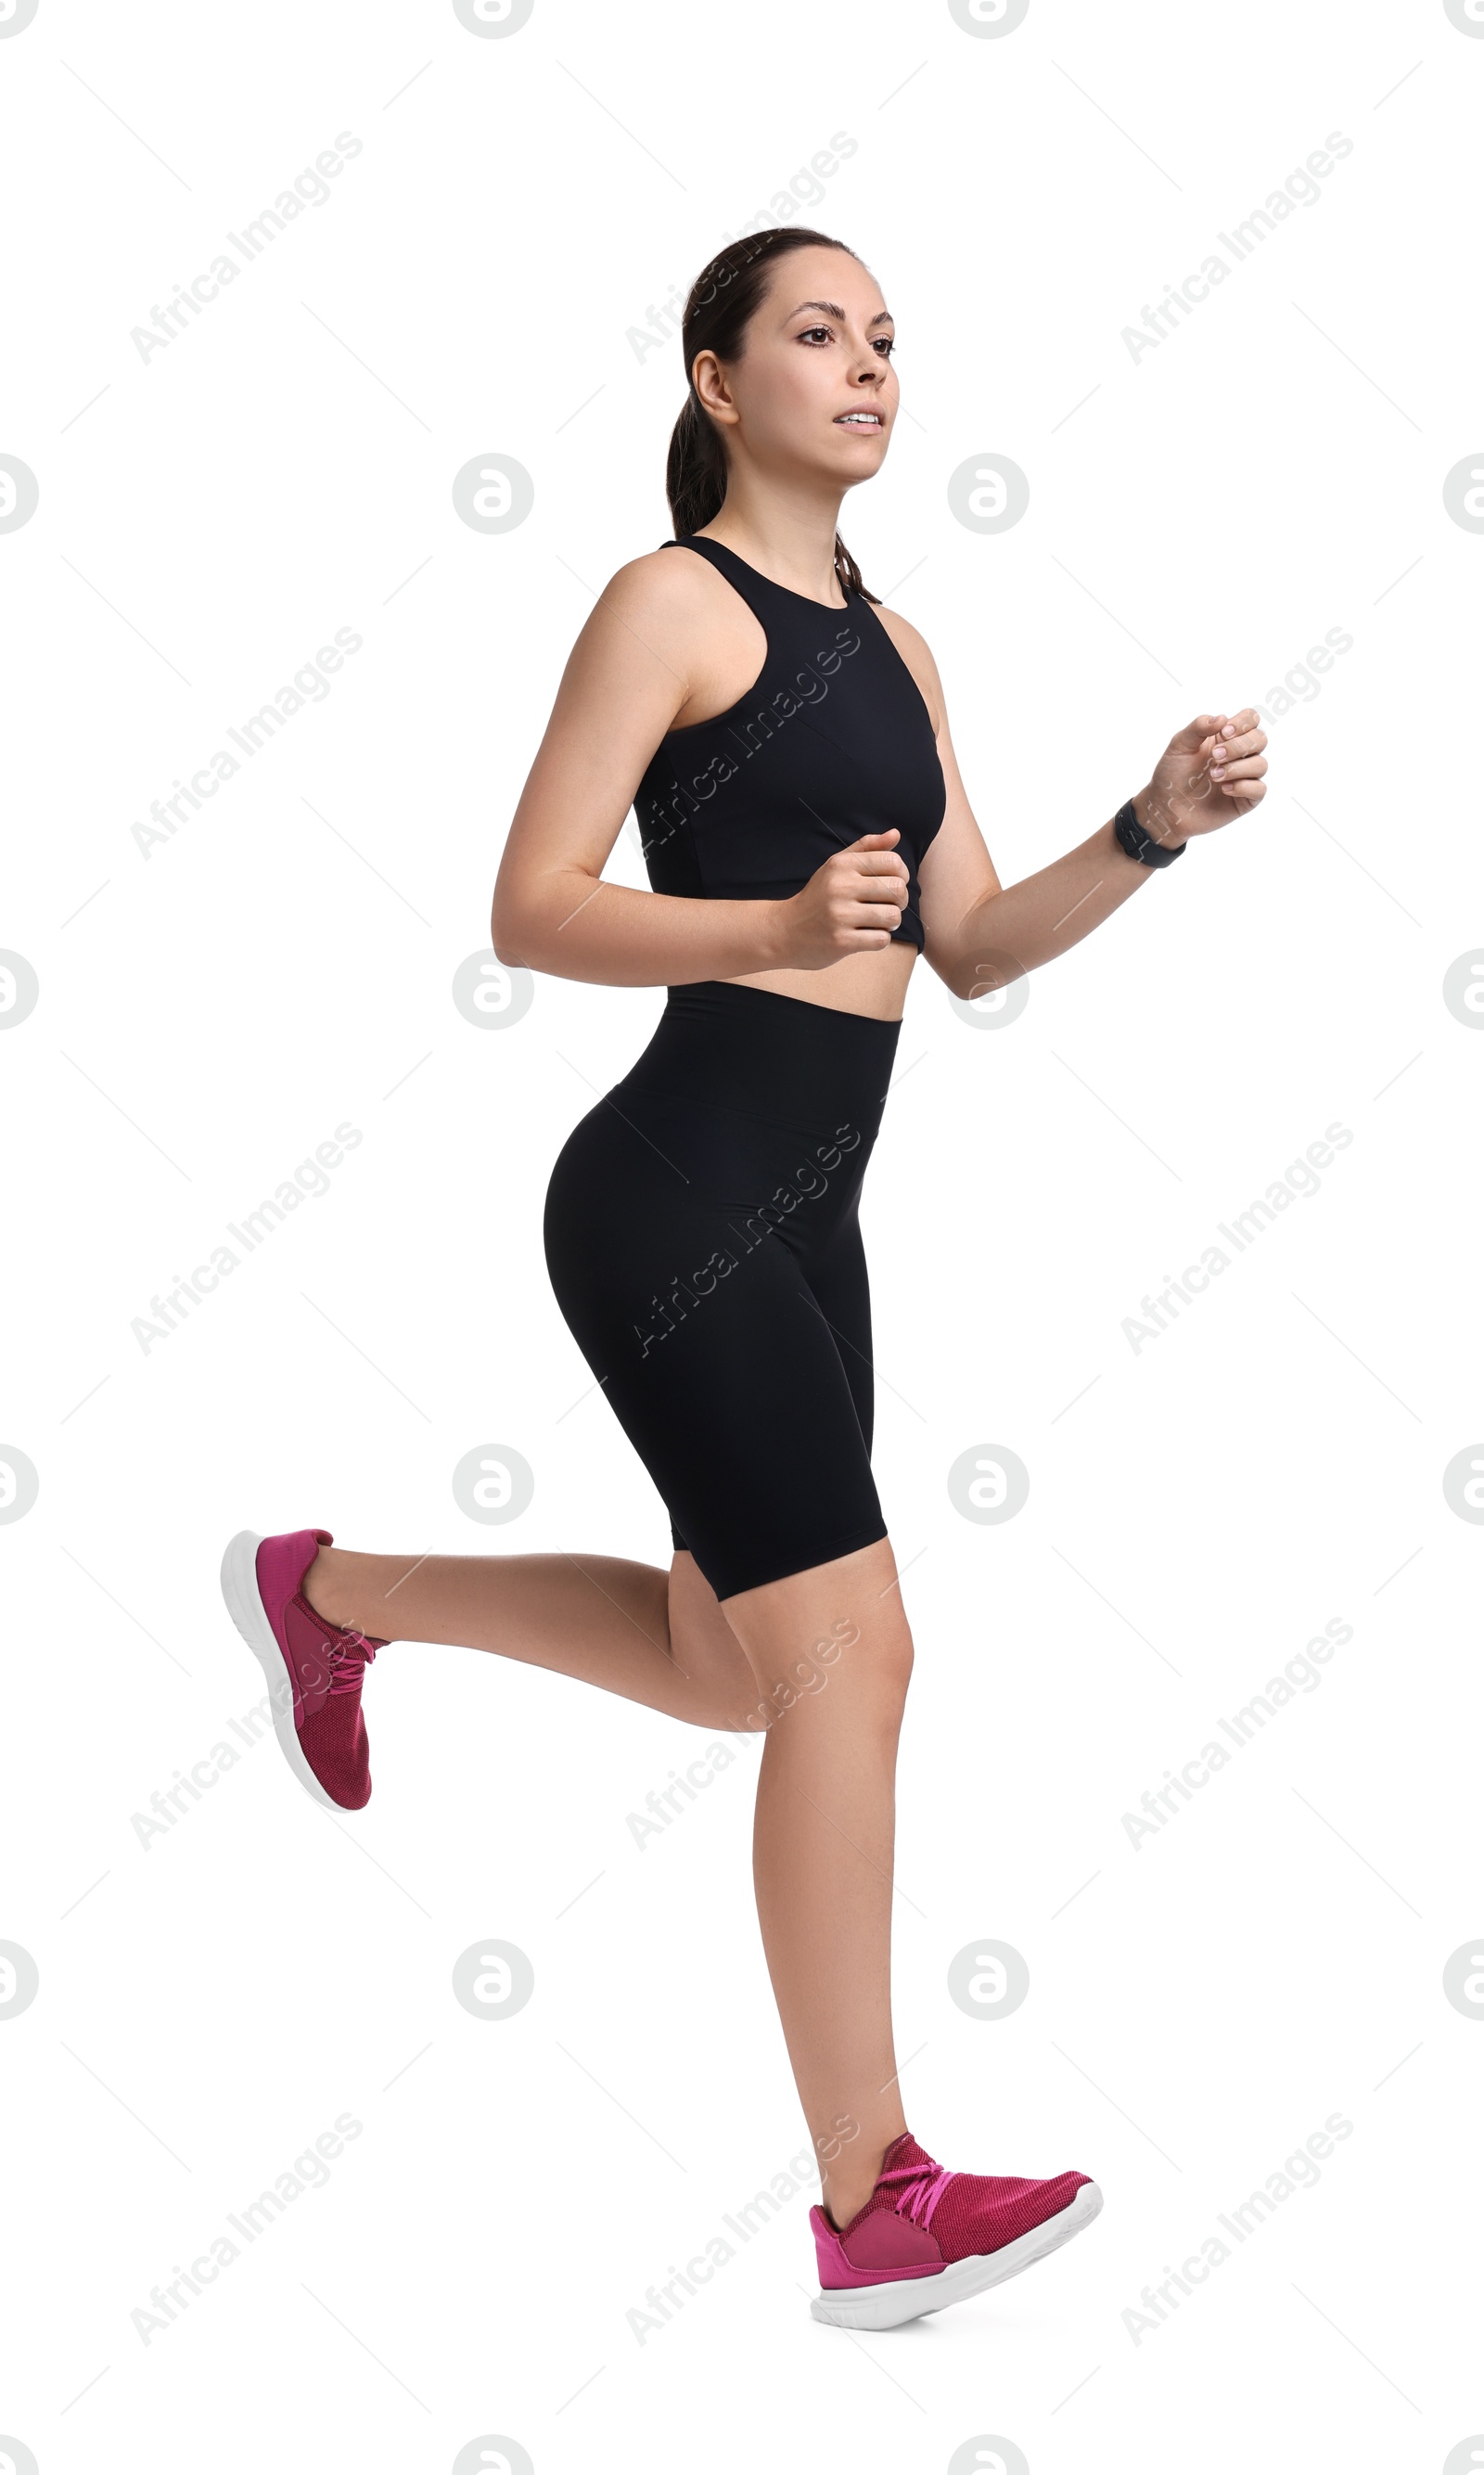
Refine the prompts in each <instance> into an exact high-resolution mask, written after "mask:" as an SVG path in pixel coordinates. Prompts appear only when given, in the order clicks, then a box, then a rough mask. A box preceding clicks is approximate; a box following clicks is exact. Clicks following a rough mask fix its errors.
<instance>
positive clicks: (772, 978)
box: [732, 938, 917, 1022]
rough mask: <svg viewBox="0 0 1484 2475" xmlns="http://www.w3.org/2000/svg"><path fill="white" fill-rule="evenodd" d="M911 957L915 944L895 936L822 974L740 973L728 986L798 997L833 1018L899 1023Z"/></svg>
mask: <svg viewBox="0 0 1484 2475" xmlns="http://www.w3.org/2000/svg"><path fill="white" fill-rule="evenodd" d="M916 959H917V948H916V946H915V945H910V944H909V943H907V941H906V939H905V938H899V939H898V940H897V942H896V943H894V944H891V945H880V946H878V947H877V948H876V950H875V952H874V953H868V954H843V955H841V957H840V959H839V962H838V963H831V964H829V965H827V966H826V968H825V969H823V970H822V971H742V972H739V973H738V974H737V975H736V977H735V979H734V981H733V983H732V985H733V986H734V987H735V988H740V989H772V990H773V991H774V992H775V993H776V994H777V995H779V996H781V997H801V998H802V999H803V1001H804V1003H805V1005H817V1006H830V1007H832V1008H833V1009H834V1011H835V1012H836V1013H838V1014H867V1015H872V1016H874V1017H875V1019H876V1020H877V1021H878V1022H900V1021H901V1018H902V1007H903V1004H904V1003H905V1001H906V996H907V983H908V981H909V980H910V979H911V977H912V965H913V963H914V962H915V961H916Z"/></svg>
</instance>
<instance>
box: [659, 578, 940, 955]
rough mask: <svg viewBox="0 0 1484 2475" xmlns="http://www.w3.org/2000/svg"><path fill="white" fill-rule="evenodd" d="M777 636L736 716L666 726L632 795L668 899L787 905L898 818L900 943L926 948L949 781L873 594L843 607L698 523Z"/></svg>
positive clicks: (767, 630)
mask: <svg viewBox="0 0 1484 2475" xmlns="http://www.w3.org/2000/svg"><path fill="white" fill-rule="evenodd" d="M661 547H662V549H666V550H692V551H699V553H700V555H701V556H702V557H703V558H705V559H709V561H710V562H711V565H712V566H713V567H714V568H716V570H717V571H718V574H719V575H720V576H724V577H725V578H726V581H727V583H728V584H730V585H733V586H734V587H735V588H736V590H737V592H739V593H740V594H741V596H742V600H744V601H745V602H746V604H747V607H748V608H749V610H751V611H752V613H753V615H754V617H755V618H756V619H757V620H758V622H759V623H760V625H761V626H762V629H763V633H764V635H765V636H766V639H767V650H766V654H765V655H764V659H763V668H762V670H761V671H760V672H759V673H758V675H757V677H756V678H755V679H754V681H753V683H752V685H751V687H750V688H749V689H748V690H747V692H746V694H745V695H744V696H741V697H739V698H738V699H737V702H736V703H735V704H734V705H729V706H728V708H727V710H726V712H725V713H718V714H715V715H713V716H712V717H711V718H710V719H709V720H708V721H706V722H693V723H687V725H686V726H685V727H684V728H683V729H681V730H668V731H667V732H666V734H665V737H664V738H663V739H662V740H661V742H660V744H659V746H658V747H657V748H656V749H655V751H654V754H653V756H652V757H651V758H650V760H649V762H648V764H647V766H646V767H645V772H644V775H643V777H642V779H641V781H640V785H639V788H638V790H637V792H636V793H635V795H634V813H635V815H636V816H637V818H638V820H639V828H640V833H641V836H642V838H643V844H644V854H645V866H646V868H647V869H648V871H649V883H650V885H651V887H652V888H653V890H654V892H655V893H656V894H701V895H705V896H708V897H710V898H711V899H712V900H714V901H722V902H741V901H754V902H756V901H776V900H781V899H785V898H787V896H789V895H790V894H797V893H798V891H799V889H800V888H801V887H802V886H804V885H806V884H807V883H808V881H809V879H810V877H812V876H813V875H814V873H815V870H816V869H818V868H821V867H822V866H823V865H824V862H825V861H826V860H827V859H828V858H829V857H830V855H831V853H832V852H833V851H838V850H843V849H845V848H847V847H848V845H850V844H851V843H854V842H859V841H860V839H861V836H862V835H863V834H880V833H886V832H888V831H889V829H890V827H891V826H893V825H895V826H896V827H897V828H898V829H899V832H900V837H901V839H900V840H899V841H898V842H897V844H896V845H895V849H896V851H897V853H898V855H899V856H900V857H901V858H902V859H904V860H905V861H906V863H907V871H908V879H907V908H906V909H905V911H904V912H903V914H902V918H901V921H900V923H899V925H898V926H897V927H896V928H894V929H893V930H892V932H891V934H892V941H893V943H895V942H897V941H898V940H902V941H905V942H909V943H912V944H914V945H916V946H917V948H918V950H919V951H920V950H921V947H922V944H923V942H924V941H923V930H922V921H921V919H920V917H919V910H918V906H919V902H920V899H921V895H920V890H919V887H918V883H917V869H918V865H919V863H920V861H921V858H922V854H923V852H924V851H925V850H926V849H927V847H928V845H929V843H930V842H931V841H932V840H933V837H934V835H935V834H936V833H937V829H938V827H939V825H940V824H941V823H942V821H943V810H944V806H945V804H946V801H947V791H946V788H945V786H944V782H943V769H942V766H941V765H940V764H939V762H938V754H937V740H936V738H935V736H934V731H933V721H932V716H931V715H930V714H929V712H928V708H927V705H926V703H925V702H924V700H923V696H922V691H921V689H920V688H919V687H918V685H917V682H916V680H915V679H914V678H913V677H912V673H911V671H910V670H909V669H908V667H907V664H906V663H905V662H904V661H903V659H902V656H901V654H900V653H899V652H898V651H897V649H896V647H895V646H894V645H893V643H892V642H891V639H890V637H889V636H888V633H887V631H886V629H885V627H884V626H883V625H882V624H881V621H880V620H879V619H878V618H877V616H876V613H875V611H874V610H873V608H872V607H871V604H870V603H869V602H868V601H867V600H864V598H863V597H862V596H861V595H860V594H857V593H852V594H851V595H850V597H849V600H848V602H847V604H846V606H845V607H844V608H843V609H842V610H834V609H831V608H830V607H829V606H828V605H827V604H826V603H824V602H821V601H815V600H811V599H810V597H809V596H808V595H807V594H803V593H792V592H791V591H790V589H789V587H788V586H787V585H784V584H774V583H773V581H772V579H771V578H770V577H769V576H763V575H761V574H760V573H759V571H758V569H757V568H755V567H749V566H748V564H747V562H746V560H745V559H744V558H739V557H738V555H737V552H736V551H733V550H728V549H727V548H726V546H725V544H724V543H722V542H717V541H702V540H701V539H700V537H699V536H698V535H697V534H694V533H693V534H690V535H688V536H687V537H685V538H684V539H683V540H681V541H678V542H665V543H662V544H661Z"/></svg>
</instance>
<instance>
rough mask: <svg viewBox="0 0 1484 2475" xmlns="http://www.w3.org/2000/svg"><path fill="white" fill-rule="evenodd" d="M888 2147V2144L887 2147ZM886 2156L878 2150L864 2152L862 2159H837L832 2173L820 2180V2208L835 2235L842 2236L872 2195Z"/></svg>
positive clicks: (883, 2150) (881, 2150) (843, 2157)
mask: <svg viewBox="0 0 1484 2475" xmlns="http://www.w3.org/2000/svg"><path fill="white" fill-rule="evenodd" d="M889 2146H890V2142H889V2141H888V2143H887V2147H889ZM886 2153H887V2149H886V2148H881V2149H878V2150H876V2151H874V2152H872V2151H869V2150H868V2151H867V2152H866V2154H865V2156H864V2157H848V2158H847V2157H845V2156H841V2157H840V2159H839V2165H838V2167H837V2168H836V2169H835V2170H834V2171H833V2172H832V2173H829V2174H827V2175H826V2176H825V2177H824V2190H823V2194H822V2206H823V2209H824V2214H825V2216H826V2217H827V2218H829V2220H830V2222H831V2224H832V2225H833V2226H834V2228H835V2231H836V2233H837V2234H839V2233H842V2232H843V2230H844V2228H845V2227H846V2226H848V2224H849V2223H850V2220H851V2218H853V2217H856V2216H857V2215H858V2214H859V2213H860V2211H861V2210H862V2209H864V2206H865V2203H866V2201H867V2200H868V2199H869V2198H870V2196H871V2193H873V2192H874V2191H875V2189H876V2184H877V2181H878V2179H879V2177H880V2174H881V2165H882V2159H883V2158H884V2157H885V2156H886Z"/></svg>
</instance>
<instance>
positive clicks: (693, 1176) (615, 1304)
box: [544, 980, 901, 1599]
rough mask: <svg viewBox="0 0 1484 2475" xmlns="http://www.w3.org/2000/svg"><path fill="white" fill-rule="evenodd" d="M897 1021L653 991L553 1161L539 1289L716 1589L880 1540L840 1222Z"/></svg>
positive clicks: (857, 1278)
mask: <svg viewBox="0 0 1484 2475" xmlns="http://www.w3.org/2000/svg"><path fill="white" fill-rule="evenodd" d="M900 1029H901V1026H900V1024H899V1023H895V1022H880V1021H877V1020H876V1019H875V1018H874V1017H871V1016H868V1015H857V1014H842V1013H839V1012H838V1011H836V1010H835V1009H833V1008H830V1007H826V1006H817V1005H811V1004H807V1003H805V1002H804V1001H803V1000H802V999H800V998H797V997H786V996H779V995H778V994H776V993H775V992H773V991H772V990H770V989H749V988H739V987H736V986H735V985H733V984H732V983H730V982H727V981H722V980H702V981H698V982H695V983H693V984H692V985H691V986H688V987H684V988H675V989H671V990H670V991H669V993H668V998H667V1003H666V1006H665V1011H664V1014H663V1015H662V1017H661V1018H660V1022H659V1025H658V1027H657V1029H656V1031H655V1034H654V1037H653V1039H652V1040H651V1041H650V1042H649V1045H648V1047H647V1048H646V1049H645V1052H644V1054H643V1056H642V1057H640V1059H639V1060H638V1062H637V1064H636V1065H634V1066H632V1067H631V1068H630V1070H629V1072H628V1073H627V1074H625V1075H624V1077H623V1079H622V1081H621V1082H620V1083H617V1084H615V1086H614V1088H613V1090H611V1091H609V1092H607V1093H605V1095H604V1097H603V1098H602V1099H601V1100H599V1101H598V1102H597V1104H596V1107H595V1108H593V1109H590V1110H589V1112H588V1114H587V1115H586V1116H585V1117H584V1118H583V1119H582V1120H581V1122H580V1123H579V1124H578V1125H577V1126H576V1127H575V1128H574V1129H573V1131H572V1135H571V1136H570V1137H569V1139H568V1140H567V1142H566V1143H565V1144H564V1146H563V1148H562V1151H561V1153H560V1154H559V1156H558V1158H557V1161H556V1164H555V1166H554V1168H553V1169H552V1172H551V1179H550V1183H549V1186H548V1187H547V1202H546V1219H545V1233H544V1234H545V1239H546V1254H547V1269H548V1271H549V1273H550V1277H551V1285H552V1287H553V1289H554V1290H555V1292H556V1298H557V1303H558V1305H559V1306H560V1308H561V1310H562V1313H563V1315H564V1316H565V1317H566V1320H567V1322H568V1325H569V1326H570V1328H571V1330H572V1335H573V1337H574V1338H575V1340H576V1342H577V1345H578V1347H579V1348H580V1349H581V1351H582V1354H583V1356H584V1357H585V1358H586V1360H587V1361H588V1364H589V1365H590V1366H591V1367H592V1369H593V1372H594V1374H595V1375H596V1377H597V1378H598V1380H599V1382H600V1383H601V1385H602V1389H603V1392H604V1395H605V1397H606V1399H607V1401H608V1403H609V1406H610V1408H611V1409H613V1410H614V1411H615V1413H616V1415H617V1416H618V1419H619V1421H620V1425H621V1426H622V1428H623V1431H624V1433H625V1434H626V1435H627V1436H628V1438H629V1440H630V1442H631V1443H632V1444H633V1446H634V1449H635V1450H636V1452H637V1453H638V1454H639V1456H640V1458H641V1459H642V1460H643V1461H644V1463H645V1467H646V1469H647V1470H648V1472H649V1474H650V1477H651V1478H652V1479H653V1481H654V1483H655V1485H656V1487H657V1488H658V1490H659V1492H660V1495H661V1497H662V1498H663V1500H664V1502H665V1505H666V1507H668V1509H669V1518H670V1531H671V1536H672V1537H673V1540H674V1543H675V1545H676V1546H677V1547H681V1548H688V1549H689V1550H690V1553H691V1554H692V1555H693V1556H694V1558H695V1561H696V1563H697V1564H698V1566H699V1567H700V1570H701V1572H702V1573H703V1574H704V1575H705V1577H706V1579H707V1581H709V1582H710V1584H711V1586H712V1588H713V1589H714V1590H715V1592H716V1594H717V1596H718V1599H727V1598H731V1597H733V1596H734V1595H735V1594H736V1593H737V1592H738V1591H740V1590H750V1589H755V1588H757V1587H758V1586H759V1585H760V1584H761V1583H763V1582H765V1581H781V1580H782V1579H783V1578H784V1576H785V1575H787V1574H790V1573H799V1572H805V1571H807V1570H809V1568H810V1567H811V1566H813V1565H815V1564H823V1563H828V1562H829V1561H831V1559H832V1558H833V1557H835V1556H845V1555H849V1554H850V1553H851V1552H852V1551H853V1550H854V1549H856V1548H859V1547H865V1546H868V1545H870V1543H871V1542H872V1541H873V1540H875V1539H878V1538H884V1537H885V1536H886V1534H887V1526H886V1523H885V1522H884V1520H883V1519H882V1513H881V1504H880V1500H879V1498H878V1496H877V1492H876V1484H875V1481H874V1479H873V1478H872V1476H871V1462H870V1450H871V1427H872V1412H873V1406H874V1396H873V1387H872V1378H871V1310H870V1291H869V1287H868V1283H867V1279H866V1270H865V1256H864V1249H863V1246H862V1243H861V1231H860V1225H859V1220H858V1216H857V1215H858V1207H859V1202H860V1195H861V1185H862V1180H863V1178H864V1173H865V1164H866V1162H867V1161H868V1160H869V1158H870V1154H871V1148H872V1145H873V1144H874V1142H875V1139H876V1133H877V1129H878V1127H879V1125H880V1123H881V1115H882V1109H883V1106H884V1103H885V1100H886V1094H887V1087H888V1082H889V1080H890V1076H891V1067H892V1061H893V1058H894V1056H895V1053H896V1045H897V1039H898V1035H899V1033H900Z"/></svg>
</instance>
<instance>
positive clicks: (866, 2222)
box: [809, 2131, 1103, 2329]
mask: <svg viewBox="0 0 1484 2475" xmlns="http://www.w3.org/2000/svg"><path fill="white" fill-rule="evenodd" d="M1102 2206H1103V2194H1102V2193H1101V2192H1100V2191H1099V2189H1098V2187H1097V2185H1096V2183H1094V2182H1093V2181H1091V2180H1090V2178H1089V2177H1088V2176H1087V2175H1085V2174H1054V2175H1053V2176H1052V2178H1051V2180H1050V2181H1049V2182H1046V2183H1035V2182H1030V2181H1028V2180H1027V2179H1026V2177H1025V2176H1024V2175H1022V2174H951V2173H947V2172H945V2170H944V2169H943V2168H942V2167H941V2166H939V2165H937V2164H936V2163H935V2161H934V2160H933V2158H931V2157H930V2156H929V2155H928V2153H927V2150H926V2149H925V2148H919V2147H918V2145H917V2143H916V2142H915V2140H914V2139H913V2138H912V2133H911V2132H910V2131H904V2132H903V2133H902V2135H901V2138H900V2139H899V2140H893V2142H892V2143H891V2145H890V2147H889V2148H888V2151H887V2153H886V2155H885V2157H884V2158H883V2159H882V2161H881V2172H880V2173H879V2174H878V2176H877V2177H876V2189H875V2190H874V2192H873V2193H871V2196H870V2198H869V2199H868V2200H867V2201H866V2203H865V2206H864V2209H858V2210H857V2211H856V2214H855V2216H854V2217H853V2218H851V2220H850V2223H849V2224H848V2225H847V2226H845V2227H844V2228H842V2229H841V2230H840V2231H839V2233H837V2232H836V2229H835V2227H834V2226H833V2225H832V2224H831V2223H830V2220H829V2218H827V2217H826V2216H825V2214H824V2211H823V2210H822V2209H821V2208H813V2209H811V2210H810V2212H809V2222H810V2224H811V2225H812V2226H813V2227H814V2230H815V2250H816V2251H817V2253H818V2255H819V2284H820V2287H821V2289H822V2291H821V2292H820V2293H819V2294H818V2295H817V2296H816V2297H815V2301H814V2302H813V2303H812V2304H811V2305H810V2307H809V2308H810V2311H811V2312H812V2313H813V2314H814V2316H815V2319H816V2320H829V2321H833V2322H834V2324H835V2326H836V2327H837V2328H838V2329H894V2328H895V2327H896V2326H897V2324H898V2322H900V2321H903V2320H916V2319H918V2318H920V2317H921V2316H922V2314H923V2313H924V2312H940V2311H941V2310H942V2308H943V2305H944V2304H945V2303H961V2302H962V2300H963V2298H964V2296H965V2295H967V2294H979V2293H981V2292H982V2291H983V2290H984V2289H985V2287H986V2286H998V2285H999V2284H1000V2282H1001V2280H1002V2279H1004V2278H1007V2277H1014V2276H1015V2275H1016V2273H1017V2272H1018V2271H1019V2270H1020V2269H1022V2268H1029V2267H1030V2266H1031V2263H1032V2262H1033V2261H1034V2260H1040V2259H1042V2258H1043V2257H1044V2255H1045V2254H1046V2253H1047V2252H1049V2251H1056V2250H1057V2249H1058V2245H1060V2244H1061V2243H1064V2242H1069V2241H1070V2239H1071V2237H1072V2236H1073V2235H1076V2234H1081V2232H1082V2230H1083V2226H1085V2225H1090V2224H1091V2222H1092V2220H1093V2218H1095V2217H1096V2216H1097V2214H1098V2211H1099V2210H1100V2209H1101V2208H1102Z"/></svg>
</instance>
